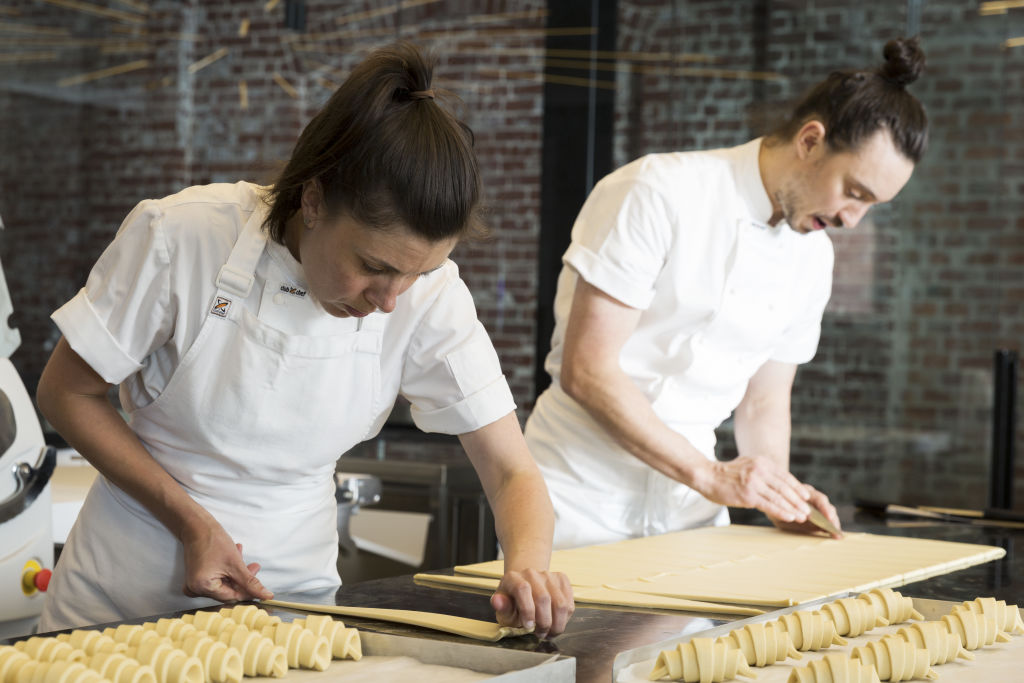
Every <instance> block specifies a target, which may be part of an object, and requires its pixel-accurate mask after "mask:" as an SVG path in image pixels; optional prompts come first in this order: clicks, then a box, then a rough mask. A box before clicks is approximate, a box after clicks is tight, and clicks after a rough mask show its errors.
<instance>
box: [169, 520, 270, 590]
mask: <svg viewBox="0 0 1024 683" xmlns="http://www.w3.org/2000/svg"><path fill="white" fill-rule="evenodd" d="M183 544H184V546H185V585H184V587H183V588H182V592H183V593H184V594H185V595H187V596H189V597H190V598H198V597H207V598H213V599H214V600H220V601H221V602H230V601H235V600H257V599H258V600H269V599H270V598H273V597H274V594H273V593H271V592H270V591H269V590H267V589H266V588H264V587H263V584H262V583H260V580H259V579H257V578H256V572H258V571H259V570H260V566H259V564H257V563H256V562H253V563H251V564H248V565H247V564H246V563H245V560H243V559H242V545H241V544H236V543H235V542H234V541H232V540H231V538H230V537H229V536H228V534H227V532H226V531H224V528H223V527H222V526H220V525H219V524H217V523H216V522H212V523H211V524H210V525H207V526H205V527H204V528H203V529H202V530H200V531H198V532H196V533H194V534H191V535H190V536H189V537H188V538H187V539H185V540H184V541H183Z"/></svg>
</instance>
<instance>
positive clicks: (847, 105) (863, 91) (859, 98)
mask: <svg viewBox="0 0 1024 683" xmlns="http://www.w3.org/2000/svg"><path fill="white" fill-rule="evenodd" d="M883 54H884V56H885V62H884V63H883V64H882V65H881V66H879V67H878V68H876V69H874V70H871V71H834V72H832V73H831V74H830V75H829V76H828V78H826V79H825V80H823V81H822V82H821V83H818V84H817V85H816V86H814V87H813V88H812V89H811V91H810V92H809V93H807V95H805V96H804V98H803V100H802V101H801V102H800V104H798V105H797V106H796V108H795V109H794V110H793V113H792V114H790V116H789V118H788V119H787V120H786V121H785V122H784V123H783V124H782V125H781V126H779V127H778V128H776V129H775V130H774V131H772V133H770V135H769V139H770V141H771V142H776V143H778V142H782V141H784V140H789V139H791V138H792V137H793V136H794V135H796V134H797V132H798V131H799V130H800V128H801V127H802V126H803V125H804V124H805V123H807V122H808V121H813V120H817V121H821V123H822V124H823V125H824V126H825V142H826V143H828V145H829V147H830V148H831V149H832V150H833V151H836V152H842V151H848V150H853V149H857V148H858V147H859V146H860V145H861V144H862V143H863V142H864V141H865V140H867V139H868V138H869V137H871V136H872V135H874V134H875V132H877V131H878V130H879V129H880V128H885V129H886V130H888V131H889V132H890V133H891V134H892V139H893V143H894V144H895V145H896V149H898V150H899V151H900V153H901V154H902V155H903V156H905V157H906V158H907V159H909V160H910V161H912V162H914V163H915V164H916V163H917V162H918V161H920V160H921V156H922V155H923V154H924V151H925V148H926V147H927V146H928V116H927V115H926V114H925V111H924V107H923V106H922V105H921V103H920V102H919V101H918V99H917V98H916V97H914V96H913V95H911V94H910V93H909V92H907V90H906V87H907V86H908V85H909V84H911V83H913V82H914V81H915V80H917V77H918V76H919V75H920V74H921V71H922V70H923V69H924V64H925V58H924V51H922V50H921V47H920V45H918V39H917V38H896V39H894V40H890V41H889V42H888V43H886V45H885V49H884V51H883Z"/></svg>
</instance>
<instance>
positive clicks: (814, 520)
mask: <svg viewBox="0 0 1024 683" xmlns="http://www.w3.org/2000/svg"><path fill="white" fill-rule="evenodd" d="M807 521H809V522H810V523H811V524H813V525H814V526H816V527H818V528H819V529H822V530H824V531H827V532H829V533H830V534H832V535H834V536H842V535H843V533H842V532H841V531H839V529H837V528H836V527H835V525H833V524H832V522H830V521H828V517H826V516H825V515H823V514H821V511H819V510H818V509H817V508H811V514H809V515H807Z"/></svg>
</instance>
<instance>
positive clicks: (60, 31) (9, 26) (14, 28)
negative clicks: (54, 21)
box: [0, 21, 71, 42]
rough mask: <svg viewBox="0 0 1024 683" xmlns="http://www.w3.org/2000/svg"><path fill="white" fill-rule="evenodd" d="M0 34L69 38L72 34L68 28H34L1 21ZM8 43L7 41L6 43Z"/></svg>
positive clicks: (30, 25) (28, 25) (29, 25)
mask: <svg viewBox="0 0 1024 683" xmlns="http://www.w3.org/2000/svg"><path fill="white" fill-rule="evenodd" d="M0 32H3V33H29V34H32V35H46V36H69V35H71V32H70V31H68V30H67V29H66V28H56V27H52V26H34V25H32V24H19V23H18V22H16V21H0ZM5 42H6V41H5Z"/></svg>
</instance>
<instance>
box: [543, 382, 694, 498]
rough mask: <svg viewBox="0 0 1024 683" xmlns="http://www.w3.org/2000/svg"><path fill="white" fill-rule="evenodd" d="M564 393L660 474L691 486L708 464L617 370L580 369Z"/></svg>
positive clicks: (617, 441)
mask: <svg viewBox="0 0 1024 683" xmlns="http://www.w3.org/2000/svg"><path fill="white" fill-rule="evenodd" d="M563 389H565V391H566V392H567V393H568V394H569V395H570V396H571V397H572V398H573V399H575V400H576V401H577V402H578V403H579V404H580V405H581V406H583V408H584V409H585V410H586V411H587V413H588V414H589V415H590V416H591V417H592V418H593V419H594V420H595V421H596V422H597V423H598V424H600V425H601V426H602V427H604V429H605V430H606V431H607V432H608V433H609V434H610V435H611V437H612V438H613V439H614V440H615V442H616V443H618V444H619V445H620V446H622V448H624V449H625V450H626V451H628V452H629V453H631V454H632V455H634V456H635V457H637V458H639V459H640V460H642V461H643V462H644V463H646V464H648V465H650V466H651V467H653V468H654V469H656V470H658V471H659V472H661V473H662V474H664V475H666V476H668V477H671V478H672V479H675V480H676V481H680V482H682V483H684V484H687V485H688V486H692V485H693V481H694V478H695V476H696V474H697V470H699V469H700V468H701V466H702V465H704V464H706V463H707V459H706V458H705V457H704V455H703V454H701V453H700V451H698V450H697V449H696V448H694V447H693V444H691V443H690V442H689V441H688V440H687V439H686V438H685V437H684V436H682V435H681V434H679V433H678V432H675V431H673V430H672V429H670V428H669V426H668V425H666V424H665V422H664V421H663V420H662V419H661V418H660V417H658V415H657V414H656V413H655V412H654V408H653V407H652V406H651V402H650V400H649V399H648V398H647V396H645V395H644V393H643V392H642V391H640V389H639V388H638V387H637V386H636V384H635V383H634V382H633V380H632V379H630V378H629V377H628V376H627V375H626V374H625V373H624V372H622V370H621V369H619V368H594V367H593V366H590V367H586V368H581V369H580V370H578V371H577V372H575V373H573V375H572V379H571V381H570V382H566V383H565V384H563Z"/></svg>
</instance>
